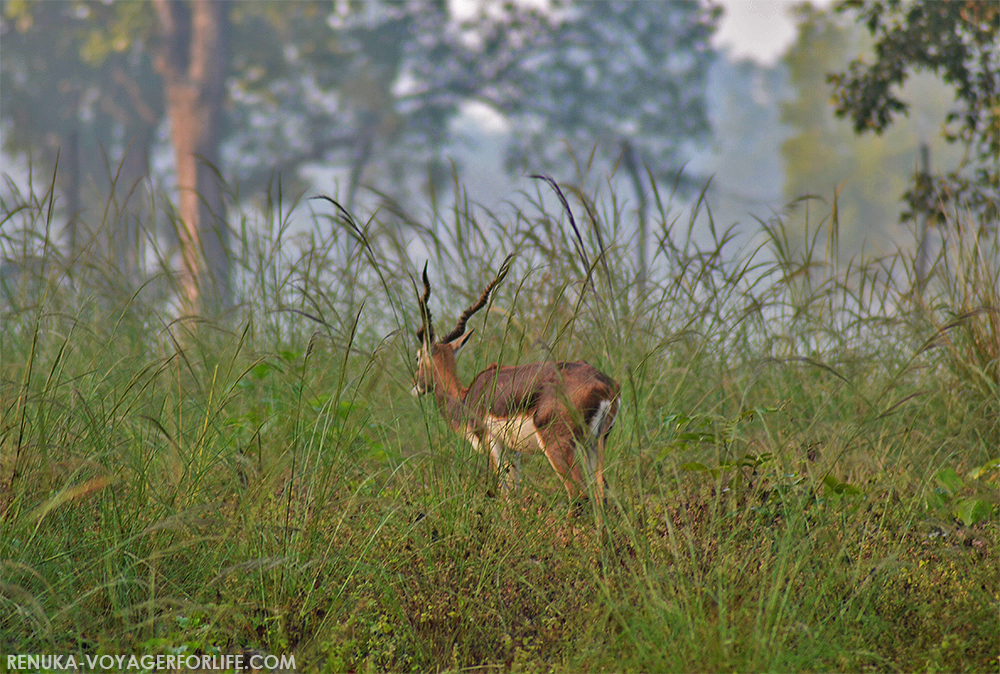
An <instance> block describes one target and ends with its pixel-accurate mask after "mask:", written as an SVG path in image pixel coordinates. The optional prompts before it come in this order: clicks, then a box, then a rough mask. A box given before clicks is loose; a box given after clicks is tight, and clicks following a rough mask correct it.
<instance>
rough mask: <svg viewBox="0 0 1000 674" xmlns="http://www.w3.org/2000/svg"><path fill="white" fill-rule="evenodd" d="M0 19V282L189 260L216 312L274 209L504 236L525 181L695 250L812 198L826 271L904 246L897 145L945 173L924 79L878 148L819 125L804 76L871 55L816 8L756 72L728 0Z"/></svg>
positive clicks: (864, 37)
mask: <svg viewBox="0 0 1000 674" xmlns="http://www.w3.org/2000/svg"><path fill="white" fill-rule="evenodd" d="M765 4H766V3H765ZM0 6H2V24H0V38H2V40H0V57H2V59H0V66H2V77H0V119H2V124H0V130H2V148H3V166H4V168H3V174H4V184H3V185H2V186H0V196H2V198H3V200H4V210H5V215H7V218H6V220H5V224H4V229H5V230H6V231H5V238H6V239H7V242H6V243H7V248H6V251H5V257H6V260H5V265H6V267H5V269H6V270H7V272H6V273H7V274H11V273H14V272H13V271H12V270H14V269H15V267H16V266H17V265H18V264H20V265H21V266H24V265H25V262H24V260H27V259H28V258H29V257H30V255H31V254H32V253H31V252H28V253H26V252H25V251H27V250H28V248H31V247H32V246H34V247H35V248H37V249H38V250H36V251H34V252H41V249H43V248H45V247H47V246H48V247H51V246H55V247H57V248H59V249H60V250H61V251H63V252H64V254H65V255H66V256H67V259H69V260H72V261H81V260H91V261H93V260H99V261H100V263H101V264H103V263H105V262H106V263H108V264H109V265H110V266H112V267H114V268H115V269H117V270H118V271H119V272H120V278H121V279H124V280H130V281H131V283H133V284H136V285H138V284H140V283H141V280H142V279H143V277H144V276H145V275H146V274H148V273H149V270H150V269H152V268H156V267H157V266H164V265H165V266H172V267H173V268H175V269H179V270H181V271H182V272H183V270H185V269H186V270H187V272H188V273H189V274H191V275H192V276H193V275H196V274H197V272H196V270H197V269H198V266H199V264H202V263H200V262H199V261H198V260H196V259H195V257H194V256H193V254H192V253H190V250H193V249H200V250H201V251H202V253H203V255H204V258H205V259H206V260H207V267H208V270H209V271H210V272H211V274H212V275H213V277H214V278H215V279H216V281H217V283H216V285H217V292H218V293H219V295H220V296H219V297H218V298H217V299H219V300H221V301H222V302H223V303H224V304H231V303H232V302H233V297H232V291H231V290H230V289H229V287H228V285H229V282H228V281H227V280H226V279H228V277H229V270H228V266H227V264H226V263H225V262H224V259H225V258H226V257H227V256H230V255H238V254H239V252H238V251H233V250H230V247H231V246H232V243H231V242H232V241H233V237H232V236H231V232H232V231H234V230H238V229H240V228H251V229H252V228H254V227H255V226H258V225H259V223H262V222H264V221H266V220H267V218H265V217H263V215H262V214H263V213H264V212H267V211H271V212H272V215H273V213H275V212H277V213H279V217H278V220H279V221H287V222H288V223H289V224H290V231H293V232H303V231H308V230H309V228H312V227H315V226H316V220H315V218H314V217H313V215H312V213H311V211H313V210H314V209H315V208H316V203H317V202H311V203H307V202H301V201H299V199H300V198H302V197H310V196H314V195H317V194H327V195H330V196H331V197H333V198H335V199H336V200H337V201H338V202H340V203H341V204H343V205H344V206H345V207H346V208H347V209H348V210H349V211H351V212H354V213H356V214H357V215H358V217H359V219H360V220H361V221H365V220H366V219H367V218H368V217H369V216H371V215H372V214H373V213H375V212H379V213H380V214H382V216H385V215H386V214H393V217H397V218H398V219H399V221H400V222H401V223H403V222H404V221H417V222H426V221H430V220H433V219H434V218H436V217H440V214H442V213H447V212H448V211H449V209H451V208H453V206H454V205H455V204H462V205H463V207H466V206H468V207H469V208H471V209H473V210H478V211H480V212H482V213H485V214H489V217H492V218H495V219H496V220H497V221H500V222H503V221H504V219H505V218H509V217H514V216H513V214H515V213H517V212H518V209H520V208H522V207H523V206H524V204H525V201H524V196H525V194H524V193H525V192H527V193H528V194H529V195H535V196H536V197H537V198H543V197H541V196H540V192H539V187H538V185H537V184H536V183H535V182H534V181H532V180H531V179H530V178H528V176H529V175H531V174H535V173H546V174H549V175H551V176H553V177H554V178H555V179H556V180H557V181H559V182H560V183H562V184H569V185H574V186H578V187H579V188H580V189H581V190H583V191H585V192H587V193H589V194H596V195H597V197H596V198H597V203H598V204H599V205H600V206H602V207H604V208H608V209H611V210H613V211H615V212H618V213H619V214H620V219H619V220H620V226H622V227H626V228H634V229H635V230H636V232H639V231H642V230H643V229H645V228H648V227H649V225H648V224H646V220H647V218H649V217H650V216H649V212H650V210H651V209H654V208H656V207H657V206H656V203H655V202H656V200H657V199H660V201H661V202H665V203H666V204H667V205H666V206H665V208H666V210H667V212H668V215H669V217H668V220H670V219H671V218H677V221H678V222H680V223H682V225H684V226H687V213H688V212H689V209H690V208H691V205H692V204H693V203H695V202H698V201H699V200H700V197H701V196H702V195H703V196H704V200H703V204H704V205H707V208H702V209H700V210H699V214H698V219H697V223H696V228H695V229H696V232H698V231H703V230H704V231H707V229H708V228H709V227H714V228H716V229H719V230H725V229H726V228H728V227H729V226H731V225H734V224H736V225H738V227H737V229H738V231H740V232H745V233H752V232H754V231H757V229H758V224H759V222H763V221H767V220H769V219H772V218H781V220H782V222H783V223H784V226H785V227H787V228H789V229H790V230H792V231H801V232H805V231H806V228H807V227H808V228H809V230H810V231H815V229H816V227H817V226H818V225H819V224H820V222H822V221H823V220H824V218H827V217H829V215H830V212H831V209H832V205H833V203H834V199H835V195H836V202H837V208H836V213H837V216H838V227H839V237H840V240H839V245H840V252H839V254H840V256H841V257H842V258H848V257H850V256H852V255H855V254H857V253H859V252H860V251H862V250H863V249H865V250H868V251H873V250H874V251H879V250H891V249H895V248H897V247H905V248H913V247H914V246H915V243H914V241H915V237H914V234H913V223H912V222H910V223H901V222H900V214H901V213H902V212H903V211H904V210H905V206H904V204H903V203H902V202H901V198H902V197H903V195H904V193H905V192H906V190H907V187H908V185H909V184H910V183H911V181H912V178H913V176H914V174H915V172H917V170H918V168H919V162H920V156H921V151H920V148H921V146H926V147H927V148H928V156H929V159H930V168H931V170H932V171H945V170H952V169H954V168H955V167H956V166H957V165H958V164H959V163H960V162H961V160H962V157H963V152H962V148H961V147H959V146H957V145H956V144H949V143H947V142H946V141H945V140H944V138H943V136H942V120H944V119H945V117H946V116H947V114H948V112H949V111H950V110H951V109H952V108H953V107H954V101H955V95H954V91H953V89H952V88H951V87H949V86H948V85H946V84H944V83H942V81H941V80H940V79H939V78H937V77H935V76H934V75H932V74H925V75H916V76H914V77H912V78H911V79H910V80H909V81H908V82H907V84H906V86H905V87H904V88H903V91H902V97H903V98H904V99H905V100H907V101H908V102H909V103H910V104H911V108H910V110H909V114H908V115H907V116H906V117H900V118H898V119H897V120H896V121H895V123H894V124H893V125H892V127H891V128H889V129H888V130H887V131H886V132H885V133H884V134H882V135H873V134H866V135H858V134H857V133H856V132H855V131H854V129H853V127H852V124H851V122H850V121H849V120H847V119H840V118H837V117H836V116H835V115H834V111H833V104H832V90H833V85H832V84H831V83H830V82H829V81H828V80H827V74H828V73H830V72H837V71H843V70H844V69H845V68H846V67H847V66H848V64H849V63H850V62H851V61H852V60H854V59H857V58H865V57H866V56H867V57H869V58H870V54H871V38H870V37H869V36H868V33H867V31H866V30H865V28H864V26H863V25H861V24H859V23H858V22H857V17H856V16H855V15H853V14H852V13H851V12H842V13H837V12H834V11H833V10H832V8H831V7H829V6H828V5H823V6H816V5H811V4H809V3H803V4H798V5H786V4H784V3H776V4H775V5H774V7H773V8H772V12H773V13H778V12H784V13H785V19H784V20H780V21H779V20H778V19H776V18H775V19H773V20H772V21H771V22H770V24H768V25H772V26H773V30H774V36H773V39H772V40H771V42H772V43H773V44H782V45H787V46H784V47H782V48H780V50H778V51H777V52H775V50H774V49H771V50H770V53H766V54H763V55H761V56H758V57H756V58H755V57H752V56H747V55H746V52H745V51H739V50H738V49H736V48H733V47H730V46H727V44H732V40H731V39H730V38H727V39H720V34H719V30H720V26H721V25H723V24H722V22H723V19H724V17H725V15H726V12H727V11H735V12H737V13H743V14H744V15H745V12H746V8H747V6H746V5H745V4H742V3H738V2H735V0H734V1H733V2H727V3H721V4H712V3H708V2H703V1H696V0H690V1H687V0H675V1H671V2H617V3H614V2H593V3H591V2H581V3H576V2H555V1H552V2H544V1H541V2H534V1H533V2H528V1H524V2H510V3H501V2H475V1H474V0H452V1H450V2H424V1H407V2H350V1H347V0H336V1H334V2H306V1H302V2H299V1H295V2H273V3H269V2H233V3H227V2H209V3H204V2H198V1H196V0H192V1H190V2H180V1H176V0H151V1H150V2H102V1H95V2H87V1H83V0H50V1H46V2H28V1H23V0H4V1H3V2H2V3H0ZM726 30H727V35H732V34H733V31H734V30H736V31H737V32H738V31H739V27H736V28H734V26H733V24H729V25H728V26H727V28H726ZM743 30H745V31H759V30H760V29H759V28H758V27H756V26H754V25H752V24H750V23H747V24H746V25H745V26H744V27H743ZM199 31H201V33H199ZM782 31H784V32H782ZM199 40H201V41H200V42H199ZM789 40H790V41H789ZM57 165H58V168H57ZM53 175H54V176H55V178H54V185H55V193H54V195H51V196H54V199H52V200H51V204H52V209H51V212H52V213H53V214H54V215H53V217H52V219H51V220H48V221H47V225H46V226H47V227H48V229H49V230H51V231H48V232H46V234H45V236H43V237H41V238H40V239H36V240H34V242H33V243H26V242H24V241H21V242H20V243H12V242H13V240H14V237H13V234H11V232H12V231H13V229H14V227H15V225H17V226H23V225H24V222H23V221H21V220H18V218H17V217H13V216H12V215H11V214H12V213H14V212H15V211H16V210H17V209H16V207H15V205H16V204H18V203H22V202H26V201H31V198H30V197H28V196H27V195H29V194H32V193H37V194H36V197H35V198H36V200H37V198H39V197H41V196H43V195H44V192H45V188H44V187H43V186H44V185H46V184H47V183H48V182H49V181H51V180H52V176H53ZM651 181H652V182H651ZM653 184H655V185H656V190H654V189H653V187H652V185H653ZM40 187H41V189H40ZM802 197H810V198H809V199H806V200H803V199H802ZM279 198H280V203H279ZM43 200H44V199H43ZM109 204H113V205H114V208H109ZM157 204H159V205H157ZM163 204H167V205H168V206H167V207H163V206H162V205H163ZM293 204H297V205H296V206H295V208H294V209H292V208H291V207H292V205H293ZM111 220H113V222H111ZM222 222H225V223H226V225H227V226H225V227H222V226H219V225H218V223H222ZM212 223H216V224H212ZM401 226H402V225H401ZM236 238H237V239H239V237H236ZM644 238H645V240H646V244H645V245H646V247H649V246H651V245H654V244H655V233H654V232H646V234H645V237H644ZM638 240H640V237H635V238H634V239H633V241H638ZM39 242H40V243H39ZM187 244H192V245H187ZM746 245H752V241H748V242H747V243H746ZM18 246H20V251H21V253H22V255H21V261H20V262H18V261H16V260H14V258H15V257H16V256H15V255H12V254H11V251H12V250H15V249H17V248H18ZM635 246H636V251H635V255H636V257H637V258H638V259H640V260H643V259H644V257H643V250H641V249H640V246H639V245H638V243H636V244H635ZM186 250H187V251H188V252H185V251H186ZM227 251H228V252H227ZM640 264H645V262H640ZM188 299H189V300H190V301H192V302H194V301H195V300H196V299H197V291H195V290H191V291H189V297H188Z"/></svg>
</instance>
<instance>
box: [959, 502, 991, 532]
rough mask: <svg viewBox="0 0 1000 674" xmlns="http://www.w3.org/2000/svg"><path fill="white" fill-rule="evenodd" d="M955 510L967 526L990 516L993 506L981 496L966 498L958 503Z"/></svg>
mask: <svg viewBox="0 0 1000 674" xmlns="http://www.w3.org/2000/svg"><path fill="white" fill-rule="evenodd" d="M956 512H957V514H958V518H959V519H960V520H962V523H963V524H965V526H967V527H969V526H972V525H973V524H978V523H979V522H982V521H983V520H986V519H989V518H990V517H992V516H993V506H992V505H991V504H990V503H989V502H988V501H984V500H983V499H981V498H968V499H963V500H962V501H961V502H960V503H959V504H958V508H957V511H956Z"/></svg>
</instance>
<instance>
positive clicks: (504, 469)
mask: <svg viewBox="0 0 1000 674" xmlns="http://www.w3.org/2000/svg"><path fill="white" fill-rule="evenodd" d="M505 449H506V448H505V447H504V445H503V443H502V442H500V441H499V440H491V441H490V466H491V467H492V468H493V470H494V471H496V474H497V477H498V478H499V479H500V490H501V491H502V492H503V494H504V496H507V495H509V494H510V492H511V490H512V489H517V488H518V487H520V486H521V453H520V452H515V451H512V450H511V451H505ZM505 454H510V456H509V457H507V456H505ZM508 459H509V460H508Z"/></svg>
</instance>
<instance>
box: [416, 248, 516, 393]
mask: <svg viewBox="0 0 1000 674" xmlns="http://www.w3.org/2000/svg"><path fill="white" fill-rule="evenodd" d="M510 260H511V257H510V256H508V257H507V259H506V260H504V262H503V265H502V266H501V267H500V272H499V273H498V274H497V276H496V278H494V279H493V280H492V281H491V282H490V284H489V285H487V286H486V290H484V291H483V294H482V295H480V296H479V300H478V301H476V302H475V303H474V304H472V305H471V306H470V307H468V308H467V309H466V310H465V311H463V312H462V315H461V316H460V317H459V319H458V323H457V324H456V325H455V328H454V329H453V330H452V331H451V332H449V333H448V334H447V335H445V336H444V337H442V338H441V339H440V340H438V341H435V340H434V321H433V318H432V316H431V310H430V307H428V306H427V300H428V298H429V297H430V296H431V284H430V280H429V279H428V278H427V264H426V263H425V264H424V271H423V273H422V275H421V276H422V279H423V282H424V293H423V295H422V296H419V295H418V296H417V305H418V307H419V309H420V323H421V325H420V329H418V330H417V343H418V347H417V370H416V373H415V374H414V377H413V389H412V393H413V395H417V396H419V395H423V394H425V393H431V392H434V391H435V390H438V389H439V388H440V389H441V390H442V391H444V392H447V393H450V394H451V395H453V396H460V394H461V392H462V385H461V384H460V383H459V381H458V376H457V374H456V372H457V363H456V357H457V356H458V353H459V351H461V349H462V347H463V346H465V343H466V342H467V341H468V339H469V337H471V336H472V332H473V330H474V329H475V328H473V329H471V330H468V331H466V324H467V323H468V322H469V319H470V318H472V316H473V315H474V314H475V313H476V312H477V311H479V310H480V309H482V308H483V307H484V306H486V303H487V302H488V301H489V298H490V293H492V292H493V289H494V288H495V287H496V286H497V285H498V284H499V283H500V282H501V281H503V280H504V278H505V277H506V276H507V271H508V270H509V268H510Z"/></svg>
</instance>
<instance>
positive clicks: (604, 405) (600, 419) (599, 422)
mask: <svg viewBox="0 0 1000 674" xmlns="http://www.w3.org/2000/svg"><path fill="white" fill-rule="evenodd" d="M610 410H611V401H610V400H602V401H601V403H600V404H599V405H598V406H597V411H596V412H594V418H593V419H591V420H590V434H591V435H592V436H594V437H595V438H596V437H597V436H598V435H600V433H601V426H603V425H604V419H605V417H607V416H608V412H609V411H610Z"/></svg>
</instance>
